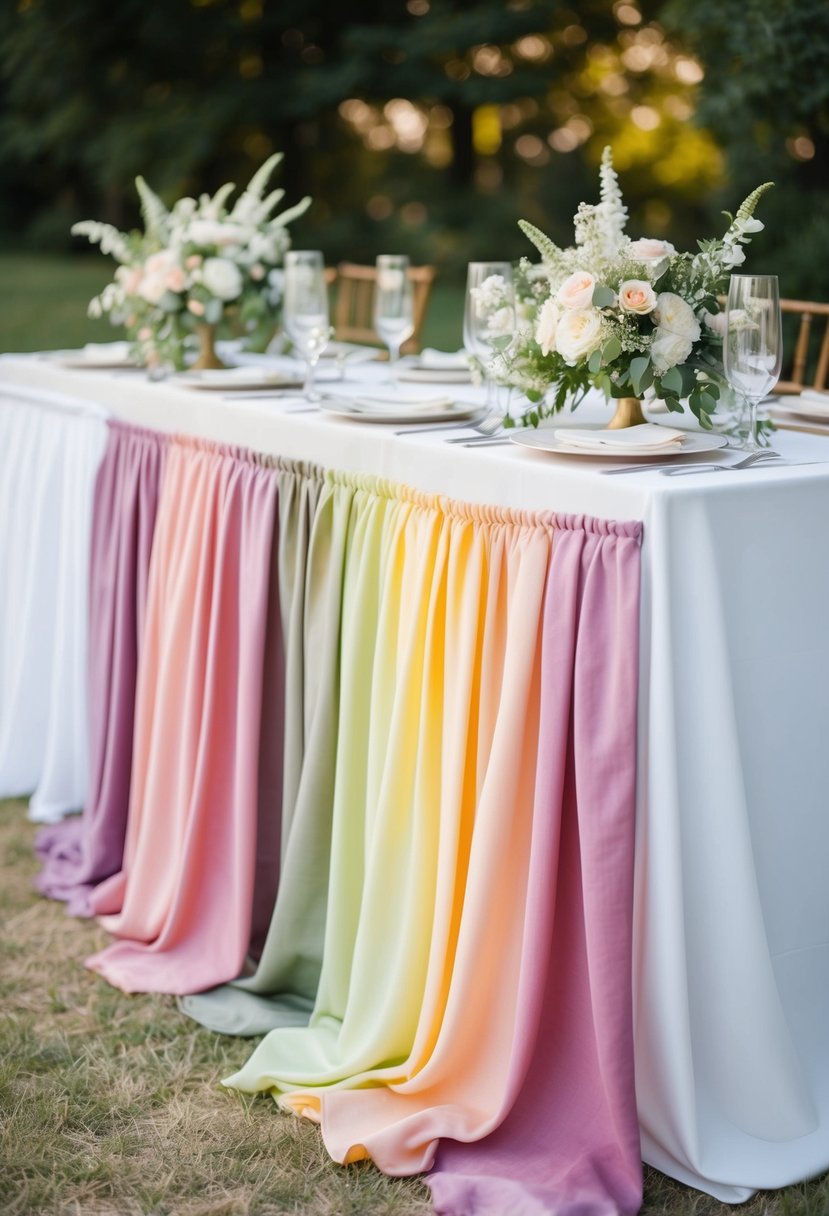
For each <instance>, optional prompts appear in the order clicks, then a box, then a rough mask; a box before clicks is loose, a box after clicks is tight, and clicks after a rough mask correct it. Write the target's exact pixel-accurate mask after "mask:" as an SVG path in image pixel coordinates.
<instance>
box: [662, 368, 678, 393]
mask: <svg viewBox="0 0 829 1216" xmlns="http://www.w3.org/2000/svg"><path fill="white" fill-rule="evenodd" d="M659 382H660V384H661V385H662V388H663V390H664V391H665V392H668V393H673V395H674V396H675V397H676V396H679V394H680V393H681V392H682V374H681V372H680V370H679V368H677V367H669V368H668V370H667V371H666V372H663V374H662V375H661V376H660V377H659Z"/></svg>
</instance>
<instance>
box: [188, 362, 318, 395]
mask: <svg viewBox="0 0 829 1216" xmlns="http://www.w3.org/2000/svg"><path fill="white" fill-rule="evenodd" d="M175 383H176V384H180V385H181V386H182V388H198V389H213V390H217V391H218V390H221V391H222V392H228V391H231V392H243V391H248V390H250V389H257V388H263V389H267V388H296V389H300V388H302V384H303V382H302V380H301V379H300V378H298V377H297V376H291V375H286V373H285V372H269V371H264V370H257V369H256V368H254V367H228V368H216V369H215V370H210V371H203V372H192V371H191V372H182V373H181V375H180V376H176V378H175Z"/></svg>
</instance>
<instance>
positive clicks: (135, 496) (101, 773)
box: [36, 422, 167, 916]
mask: <svg viewBox="0 0 829 1216" xmlns="http://www.w3.org/2000/svg"><path fill="white" fill-rule="evenodd" d="M166 446H167V441H166V438H165V437H164V436H162V435H159V434H158V433H156V432H152V431H145V430H142V429H140V428H137V427H131V426H127V425H125V424H123V423H118V422H110V423H109V437H108V441H107V447H106V451H105V453H104V458H103V461H102V463H101V466H100V468H99V470H98V476H97V479H96V484H95V495H94V503H93V511H92V536H91V552H90V581H89V625H88V638H89V643H88V645H89V662H88V678H87V686H88V690H89V693H88V699H89V793H88V797H87V801H86V805H85V807H84V811H83V814H82V816H81V817H80V819H75V818H72V819H68V820H64V821H63V822H61V823H58V824H55V825H54V826H51V827H48V828H43V829H42V830H41V832H40V834H39V836H38V839H37V846H36V847H37V851H38V853H39V854H40V856H41V858H42V859H43V866H42V870H41V873H40V874H39V876H38V879H37V886H38V889H39V890H40V891H41V892H42V893H43V894H44V895H48V896H50V897H51V898H53V899H62V900H65V901H66V902H67V910H68V911H69V912H70V913H71V914H73V915H76V916H90V915H91V914H92V913H91V908H90V905H89V893H90V891H91V890H92V889H93V888H94V887H95V886H96V885H97V884H98V883H99V882H101V881H102V880H103V879H104V878H108V877H109V876H110V875H111V874H114V873H115V872H116V871H117V870H119V869H120V868H121V864H122V860H123V851H124V838H125V834H126V825H127V810H128V806H129V792H130V778H131V774H132V741H133V727H134V717H135V686H136V675H137V664H138V653H139V648H140V644H141V636H142V632H143V626H144V614H145V608H146V599H147V580H148V577H149V565H150V553H151V549H152V540H153V534H154V531H155V519H156V512H157V506H158V493H159V486H160V481H161V475H162V469H163V464H164V453H165V450H166Z"/></svg>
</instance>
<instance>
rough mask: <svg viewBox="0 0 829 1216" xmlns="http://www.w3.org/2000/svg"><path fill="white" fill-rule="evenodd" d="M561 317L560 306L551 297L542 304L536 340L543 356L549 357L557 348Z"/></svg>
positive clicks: (536, 328) (536, 326)
mask: <svg viewBox="0 0 829 1216" xmlns="http://www.w3.org/2000/svg"><path fill="white" fill-rule="evenodd" d="M560 316H561V312H560V309H559V306H558V304H557V302H556V301H555V299H554V298H553V297H552V296H550V297H549V298H548V299H546V300H545V301H544V303H543V304H542V306H541V312H540V313H539V314H538V320H537V321H536V324H535V340H536V342H537V343H538V345H539V346H540V347H541V353H542V355H549V354H550V352H551V351H554V350H555V348H556V329H557V328H558V321H559V317H560Z"/></svg>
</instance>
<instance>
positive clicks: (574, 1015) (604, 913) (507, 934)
mask: <svg viewBox="0 0 829 1216" xmlns="http://www.w3.org/2000/svg"><path fill="white" fill-rule="evenodd" d="M443 507H444V503H441V504H440V508H441V509H442V508H443ZM406 515H407V516H408V517H409V518H406V519H405V520H403V521H401V522H402V523H403V527H402V528H401V529H400V531H399V532H397V534H395V533H394V531H393V532H392V535H391V537H390V548H388V549H387V550H386V556H385V560H384V561H381V563H380V567H379V568H378V569H382V568H383V567H385V572H386V573H385V577H382V575H381V577H380V587H381V592H380V604H379V611H378V618H377V620H378V626H377V640H376V643H375V650H374V661H373V672H374V673H375V674H374V676H373V678H372V685H371V707H372V711H373V712H376V720H375V721H372V713H369V714H368V726H367V737H366V740H365V742H364V744H363V748H362V754H363V755H364V757H365V760H364V764H365V775H364V780H363V781H362V782H361V783H360V784H359V785H356V786H352V788H351V791H350V795H349V796H348V797H346V795H345V793H344V790H345V783H342V784H341V783H340V780H339V776H340V773H339V766H338V782H337V801H336V803H335V824H334V845H333V848H332V884H331V892H330V897H329V920H328V929H327V933H326V942H325V952H324V958H323V970H322V976H321V981H320V989H319V993H318V996H317V1003H316V1007H315V1011H314V1014H313V1017H312V1019H311V1023H310V1025H309V1027H308V1028H307V1029H306V1030H287V1029H286V1030H277V1031H274V1032H273V1033H272V1034H270V1035H268V1036H267V1037H266V1038H265V1039H264V1040H263V1042H262V1043H261V1044H260V1046H259V1047H258V1048H257V1049H256V1051H255V1052H254V1054H253V1056H252V1057H251V1059H250V1060H249V1061H248V1062H247V1064H246V1065H245V1066H244V1067H243V1068H242V1070H241V1071H240V1072H239V1073H237V1074H236V1075H235V1076H234V1077H231V1078H229V1079H228V1080H227V1081H226V1082H225V1083H226V1084H228V1085H230V1086H232V1087H235V1088H239V1089H242V1090H246V1091H249V1092H255V1091H262V1090H270V1091H271V1092H272V1093H273V1094H274V1096H276V1097H277V1098H278V1099H279V1100H280V1102H281V1103H282V1104H283V1105H285V1106H287V1107H288V1108H290V1109H293V1110H295V1111H297V1112H300V1113H304V1114H307V1115H308V1116H309V1117H311V1118H314V1119H319V1120H321V1122H322V1130H323V1135H324V1138H325V1141H326V1145H327V1147H328V1148H329V1151H330V1152H331V1153H332V1155H333V1156H334V1157H335V1159H337V1160H340V1161H344V1162H347V1161H353V1160H356V1159H359V1158H361V1157H365V1156H370V1157H371V1158H372V1159H373V1160H374V1161H375V1162H376V1163H377V1164H378V1165H379V1166H380V1168H381V1169H382V1170H384V1171H385V1172H387V1173H391V1174H407V1173H413V1172H417V1171H419V1170H423V1169H428V1168H429V1167H430V1166H431V1165H432V1164H433V1163H434V1162H435V1155H436V1152H437V1166H436V1170H435V1172H434V1174H433V1175H432V1176H431V1178H430V1185H431V1186H432V1187H433V1191H434V1194H435V1198H436V1203H437V1205H438V1208H439V1210H441V1211H445V1212H447V1213H449V1212H452V1213H457V1214H458V1216H460V1214H461V1213H478V1212H492V1213H495V1212H496V1211H497V1212H502V1211H504V1210H509V1211H511V1212H512V1211H515V1212H516V1213H528V1214H529V1213H531V1212H535V1211H539V1212H540V1211H553V1210H555V1211H563V1212H572V1213H573V1214H574V1216H575V1213H577V1212H583V1213H588V1212H589V1213H596V1216H598V1214H599V1213H604V1212H608V1213H609V1212H611V1211H616V1210H618V1211H623V1212H628V1211H630V1212H633V1211H635V1210H636V1208H637V1207H638V1205H639V1201H640V1198H641V1166H640V1163H639V1149H638V1127H637V1121H636V1110H635V1099H634V1093H633V1081H632V1078H633V1063H632V1037H631V1030H630V908H631V882H632V843H633V835H632V833H633V808H634V785H635V721H636V715H635V705H636V673H637V629H638V577H639V529H638V525H631V526H628V527H625V526H619V525H615V526H614V525H608V524H606V523H598V524H597V525H596V526H595V527H594V526H592V521H589V520H584V519H583V518H577V519H559V520H557V521H555V524H556V526H555V528H554V529H553V528H551V527H550V524H549V523H548V522H546V521H540V520H539V521H536V522H535V524H534V526H533V525H529V526H528V525H527V523H526V521H523V520H522V521H520V523H519V524H517V525H516V524H514V523H513V522H512V521H508V522H507V523H506V525H505V524H504V522H502V521H501V520H497V521H495V522H491V521H489V520H487V521H486V522H485V523H481V522H480V521H474V522H473V520H474V516H473V517H472V518H471V519H470V516H468V515H463V514H461V516H460V518H459V517H458V516H457V515H455V516H451V515H450V516H449V517H448V518H439V515H440V512H439V510H438V504H437V503H435V504H432V505H431V506H430V505H429V504H427V503H424V502H416V503H415V504H414V505H413V506H410V507H409V508H408V510H407V512H406ZM551 540H552V556H551V553H550V550H551ZM388 543H389V542H387V544H388ZM476 562H477V563H478V564H476ZM408 578H410V579H412V580H413V583H417V585H418V586H419V587H420V594H419V597H418V599H417V603H416V605H410V604H409V594H408V584H407V581H406V580H407V579H408ZM363 607H364V606H363ZM347 613H348V606H347V604H346V605H344V636H345V622H346V620H347ZM359 615H361V616H363V615H364V612H361V613H360V614H359ZM392 622H393V623H394V624H393V627H392ZM345 653H346V649H345V646H344V654H345ZM390 673H393V674H391V675H390ZM378 675H379V680H378ZM347 688H348V681H347V678H346V674H345V671H344V674H343V698H344V700H345V697H346V695H347ZM406 707H408V708H406ZM418 707H419V712H417V711H418ZM342 723H343V716H342V712H341V724H342ZM597 737H598V744H597ZM340 741H341V744H342V746H343V748H344V750H346V751H347V754H348V755H349V757H350V761H349V763H350V764H351V765H359V763H360V760H359V759H355V747H354V743H355V740H354V739H352V738H350V737H348V736H347V734H346V735H341V740H340ZM596 757H598V762H596ZM387 765H388V767H386V766H387ZM390 771H393V773H394V783H393V787H392V786H391V784H386V783H384V773H388V772H390ZM418 793H422V794H423V797H422V798H421V797H418ZM339 867H341V868H342V872H343V873H342V877H341V878H338V868H339ZM415 890H416V891H417V898H416V899H415V900H414V901H413V902H409V900H410V895H411V893H412V892H414V891H415ZM392 891H393V892H394V896H393V897H392ZM401 969H402V970H405V977H403V976H402V975H401V974H400V972H401ZM542 1026H543V1027H544V1031H543V1032H542V1033H539V1027H542ZM550 1027H553V1028H554V1029H553V1031H552V1032H550V1030H549V1028H550ZM525 1110H526V1112H531V1113H527V1114H525V1113H524V1112H525ZM597 1128H598V1134H597ZM473 1141H479V1142H480V1143H478V1144H469V1145H468V1146H467V1144H466V1143H465V1142H473ZM439 1144H440V1148H439V1147H438V1146H439ZM495 1196H497V1198H494V1197H495ZM505 1204H506V1205H507V1206H506V1207H505V1206H504V1205H505ZM493 1205H494V1206H493ZM551 1205H552V1206H551Z"/></svg>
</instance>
